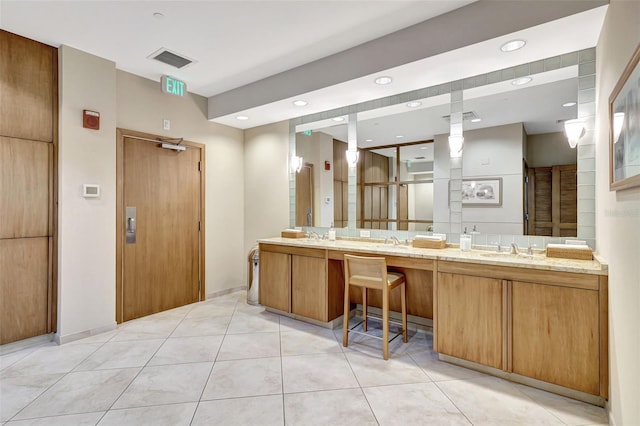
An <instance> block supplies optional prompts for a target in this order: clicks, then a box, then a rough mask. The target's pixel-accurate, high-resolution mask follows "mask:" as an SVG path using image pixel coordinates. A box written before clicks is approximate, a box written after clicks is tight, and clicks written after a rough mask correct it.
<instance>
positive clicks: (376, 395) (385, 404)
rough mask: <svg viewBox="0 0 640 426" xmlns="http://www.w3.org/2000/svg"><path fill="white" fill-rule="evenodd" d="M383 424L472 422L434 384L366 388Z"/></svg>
mask: <svg viewBox="0 0 640 426" xmlns="http://www.w3.org/2000/svg"><path fill="white" fill-rule="evenodd" d="M363 392H364V394H365V396H366V398H367V401H369V405H370V406H371V409H372V410H373V413H374V414H375V416H376V419H377V420H378V422H379V423H380V425H401V426H405V425H470V424H471V423H469V421H468V420H467V419H466V418H465V416H464V415H463V414H462V413H461V412H460V411H459V410H458V409H457V408H456V407H455V406H454V405H453V404H452V403H451V401H449V399H448V398H447V397H446V396H445V395H444V394H443V393H442V392H441V391H440V389H438V388H437V387H436V385H435V384H434V383H417V384H408V385H392V386H380V387H371V388H365V389H363Z"/></svg>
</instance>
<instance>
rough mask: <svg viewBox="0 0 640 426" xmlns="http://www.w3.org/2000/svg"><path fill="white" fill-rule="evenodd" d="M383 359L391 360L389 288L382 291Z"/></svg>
mask: <svg viewBox="0 0 640 426" xmlns="http://www.w3.org/2000/svg"><path fill="white" fill-rule="evenodd" d="M382 358H383V359H385V360H388V359H389V287H387V288H383V289H382Z"/></svg>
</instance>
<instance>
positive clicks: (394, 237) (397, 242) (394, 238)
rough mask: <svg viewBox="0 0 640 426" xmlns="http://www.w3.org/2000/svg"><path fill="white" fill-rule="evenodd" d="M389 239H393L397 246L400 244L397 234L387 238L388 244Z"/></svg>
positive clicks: (385, 240)
mask: <svg viewBox="0 0 640 426" xmlns="http://www.w3.org/2000/svg"><path fill="white" fill-rule="evenodd" d="M389 240H391V241H393V245H394V246H397V245H398V244H400V240H398V237H396V236H395V235H392V236H390V237H387V238H385V239H384V243H385V244H387V242H388V241H389Z"/></svg>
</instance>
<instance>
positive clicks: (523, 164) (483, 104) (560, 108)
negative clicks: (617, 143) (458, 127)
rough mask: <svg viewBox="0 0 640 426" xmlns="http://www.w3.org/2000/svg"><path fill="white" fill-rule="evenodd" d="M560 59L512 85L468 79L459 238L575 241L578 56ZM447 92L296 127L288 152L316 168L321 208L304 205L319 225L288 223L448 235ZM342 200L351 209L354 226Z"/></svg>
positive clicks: (306, 120)
mask: <svg viewBox="0 0 640 426" xmlns="http://www.w3.org/2000/svg"><path fill="white" fill-rule="evenodd" d="M563 56H566V57H567V58H568V59H565V58H564V57H563V58H562V59H563V61H558V64H557V65H556V66H554V67H549V68H552V69H550V70H538V71H537V72H535V73H534V72H531V73H530V74H528V75H527V77H529V78H530V79H527V80H528V81H527V80H524V81H525V82H524V84H520V85H516V84H514V81H515V77H514V78H494V79H493V80H494V82H492V74H495V73H491V74H485V75H483V76H474V77H473V78H470V79H468V80H464V89H463V113H464V114H463V129H464V140H465V142H464V148H463V159H462V179H463V182H462V191H461V192H462V224H461V225H462V228H461V229H464V228H466V229H467V230H468V231H469V232H471V231H475V232H480V233H483V234H487V235H489V236H490V235H514V236H516V235H520V236H522V235H537V236H548V237H575V236H576V235H577V229H578V221H579V214H578V195H577V175H578V173H577V163H578V155H577V152H578V150H576V149H571V148H570V147H569V145H568V143H567V139H566V136H565V135H564V132H563V124H564V121H566V120H569V119H573V118H576V117H577V114H578V105H577V102H578V90H579V88H578V53H577V52H575V53H574V54H572V56H570V55H563ZM526 65H527V66H528V65H529V64H526ZM516 68H518V67H516ZM532 69H533V68H532ZM498 74H499V75H500V71H498ZM505 74H507V73H504V72H503V73H502V74H501V75H505ZM450 87H451V84H448V85H447V84H445V85H440V86H438V87H435V88H427V89H428V90H427V89H422V90H420V91H415V92H410V93H408V94H403V95H402V96H400V97H395V98H399V99H400V101H396V103H395V104H391V102H388V101H387V102H385V101H380V100H377V103H378V104H386V106H382V107H377V108H376V107H375V104H376V102H368V103H364V104H358V105H355V106H350V107H349V108H348V109H339V110H336V111H333V112H326V113H323V119H321V120H318V119H316V120H314V119H313V118H314V116H308V117H302V118H299V119H296V120H294V123H293V124H292V126H295V144H296V152H297V153H298V155H302V156H304V158H305V160H304V162H305V163H307V162H309V163H312V164H313V166H312V169H313V170H314V173H315V176H314V178H315V180H314V185H315V190H316V191H319V194H316V196H315V200H316V201H315V202H316V203H319V204H320V206H319V207H318V206H317V205H315V206H310V207H305V208H306V209H307V210H306V212H308V211H313V212H315V213H314V214H315V218H316V219H315V220H314V219H313V218H312V219H311V221H309V220H307V222H304V219H305V217H303V216H304V215H302V216H299V217H300V219H296V223H295V225H297V226H314V227H328V226H332V225H333V226H335V227H336V228H346V227H347V224H348V222H349V220H352V221H353V222H354V223H355V225H356V227H357V228H359V229H372V230H386V231H409V232H411V231H415V232H429V231H434V232H444V233H449V232H450V226H449V225H450V224H449V218H450V214H449V199H450V196H451V193H450V188H449V179H450V175H449V147H448V139H447V138H448V135H449V128H450V122H449V115H450V110H451V107H450ZM420 94H422V95H425V94H428V95H430V96H425V97H420V96H419V95H420ZM354 110H355V111H357V113H355V114H353V113H352V114H351V117H352V121H353V117H355V121H356V132H355V133H356V139H357V146H358V150H359V152H360V155H359V161H358V165H357V170H356V172H355V173H353V176H354V177H355V182H353V185H356V187H357V190H356V191H353V192H354V193H355V195H354V198H355V200H350V199H349V197H348V190H347V188H348V185H349V179H348V178H349V173H348V172H347V170H348V168H347V165H346V161H345V155H344V153H345V151H346V149H347V142H348V138H349V133H348V126H347V124H346V121H347V120H348V117H349V116H348V115H347V114H346V112H347V111H349V112H351V111H354ZM340 113H342V114H343V115H340ZM333 118H337V119H338V120H342V121H333ZM325 162H327V163H325ZM297 181H300V179H299V178H298V179H297ZM297 193H298V189H296V194H297ZM350 202H351V203H355V204H356V208H355V212H356V214H355V217H353V218H351V217H348V215H347V208H346V206H347V204H349V203H350ZM307 219H308V217H307ZM407 235H409V236H411V235H412V234H407ZM354 236H356V235H354ZM454 240H455V238H454Z"/></svg>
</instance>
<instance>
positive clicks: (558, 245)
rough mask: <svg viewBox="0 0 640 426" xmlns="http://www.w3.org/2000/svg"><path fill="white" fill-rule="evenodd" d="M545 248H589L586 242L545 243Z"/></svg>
mask: <svg viewBox="0 0 640 426" xmlns="http://www.w3.org/2000/svg"><path fill="white" fill-rule="evenodd" d="M547 248H552V249H567V250H591V247H589V246H588V245H586V244H547Z"/></svg>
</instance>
